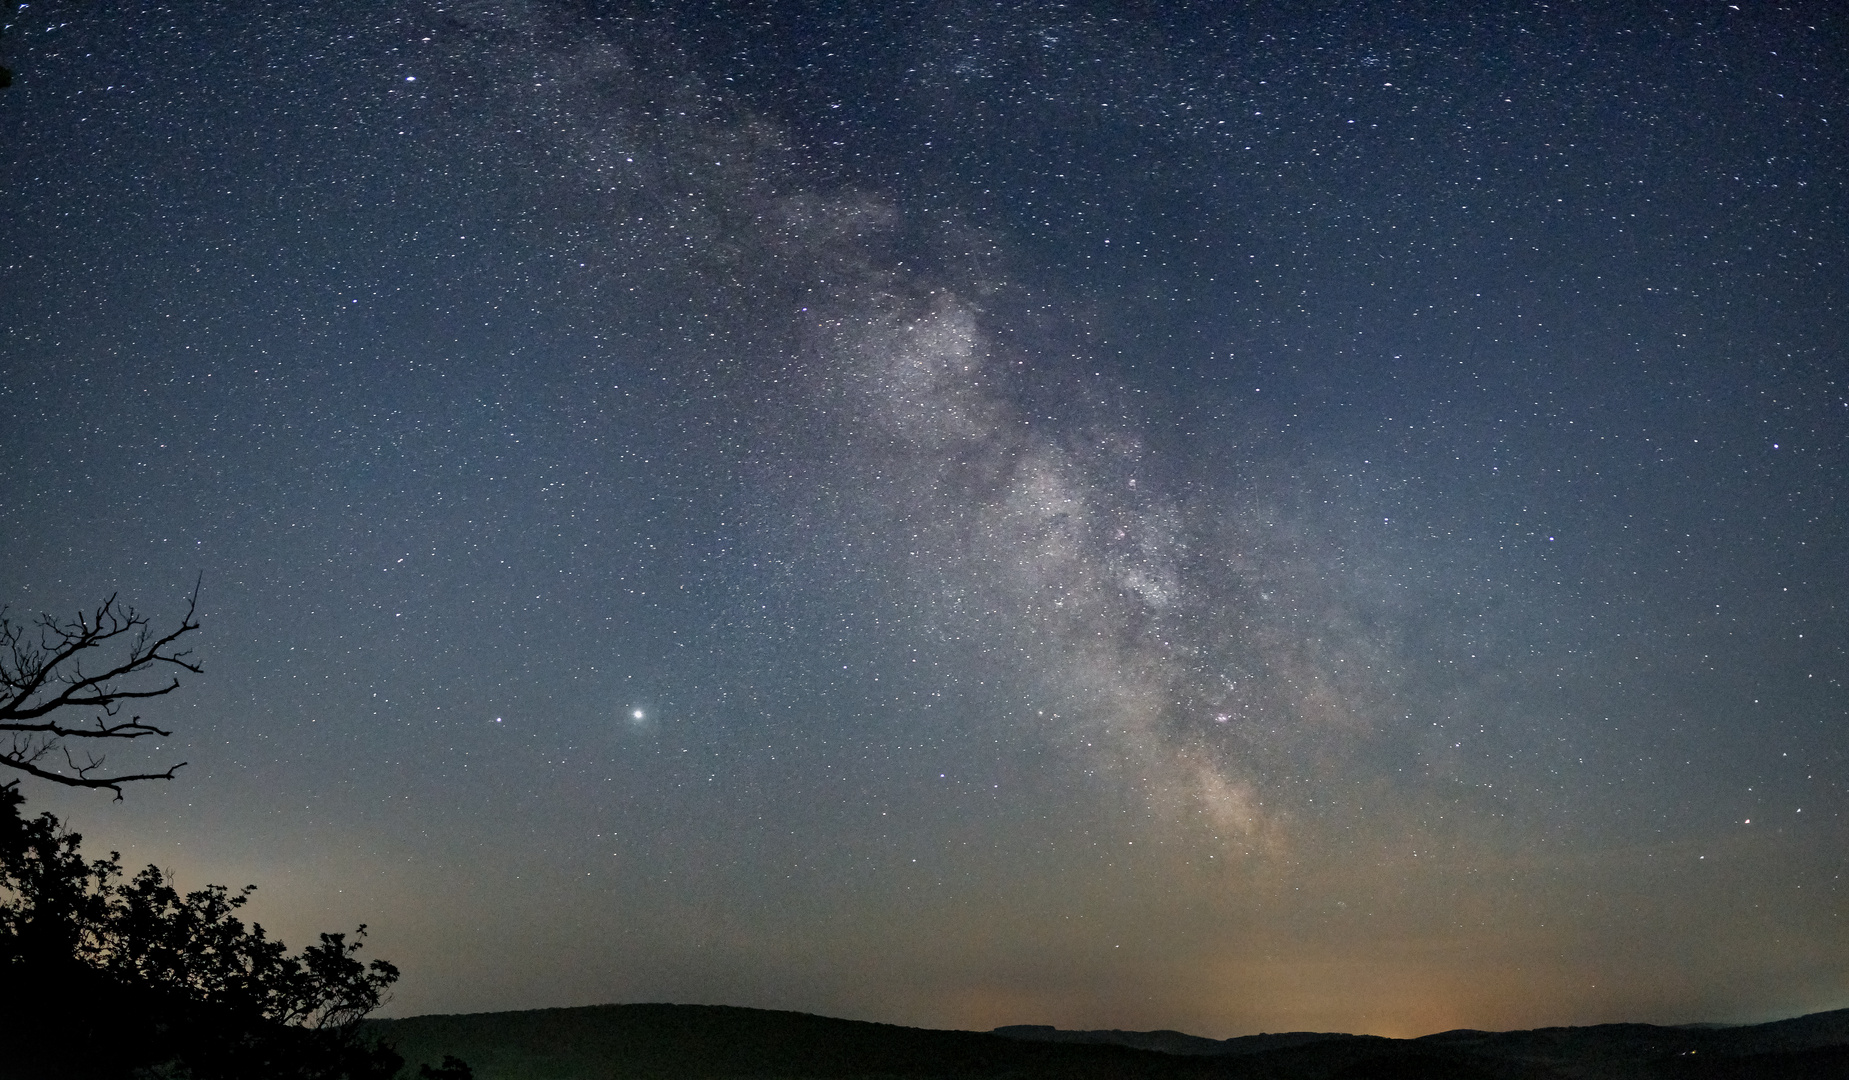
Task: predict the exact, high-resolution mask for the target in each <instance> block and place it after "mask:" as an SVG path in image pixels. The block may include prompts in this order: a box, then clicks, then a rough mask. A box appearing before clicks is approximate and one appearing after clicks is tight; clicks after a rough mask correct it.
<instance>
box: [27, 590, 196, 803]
mask: <svg viewBox="0 0 1849 1080" xmlns="http://www.w3.org/2000/svg"><path fill="white" fill-rule="evenodd" d="M198 610H199V583H198V582H194V584H193V592H192V596H191V597H190V598H188V600H187V604H186V614H185V615H183V616H182V617H181V618H180V623H179V625H178V626H177V627H175V628H174V629H173V630H171V631H169V632H168V633H166V634H162V635H160V636H158V637H157V636H155V635H154V633H153V631H152V628H151V626H150V624H149V622H148V618H147V617H146V616H145V615H142V614H141V613H139V612H137V611H136V610H135V609H134V608H132V607H129V606H127V605H125V604H123V603H121V601H119V600H118V599H117V598H116V597H115V596H113V595H112V596H110V597H109V599H107V600H105V601H103V602H102V603H101V604H100V605H98V606H97V607H96V609H95V610H93V611H90V612H87V613H86V612H84V611H79V612H78V613H77V614H76V616H75V617H73V618H70V619H60V618H58V617H57V616H55V615H48V614H47V615H40V616H39V617H38V618H36V619H33V620H31V621H29V622H14V621H13V620H12V619H10V618H8V617H7V609H5V608H0V732H10V733H12V746H11V748H10V749H5V750H0V766H4V767H6V768H11V769H16V770H18V771H19V772H23V773H25V774H27V775H28V776H36V777H38V778H40V779H42V780H49V781H51V782H53V783H57V784H64V785H67V786H69V787H85V788H108V789H109V790H111V791H114V792H115V793H116V798H117V799H120V798H121V797H122V786H121V785H123V784H126V783H129V782H131V781H135V780H171V779H173V774H174V770H176V769H178V768H180V766H181V765H184V764H185V762H181V763H180V765H174V766H171V767H169V768H168V769H167V770H166V771H165V772H146V773H122V774H116V775H110V774H108V773H106V772H104V770H103V763H104V759H103V757H102V756H100V755H96V754H88V753H86V754H85V760H84V761H83V762H82V763H79V762H78V760H77V759H76V758H75V757H73V756H72V755H71V753H70V751H69V750H68V749H67V748H65V747H64V745H63V742H62V740H64V739H139V738H141V737H142V736H144V735H159V736H163V737H165V736H170V735H172V734H173V733H172V732H170V731H167V730H165V729H163V728H158V727H155V726H154V725H152V724H147V723H143V722H142V719H141V717H139V716H136V717H133V718H131V719H128V720H116V719H115V716H116V714H117V713H118V712H120V710H121V708H122V704H121V703H122V702H124V701H133V700H136V699H139V698H154V697H161V696H164V695H166V694H171V693H172V692H173V691H175V690H177V689H179V687H180V680H179V678H178V677H172V676H170V677H169V681H168V682H167V683H166V684H165V685H160V684H155V685H153V686H148V685H145V684H144V685H127V686H123V685H118V680H122V679H125V678H127V677H129V676H133V675H139V674H142V673H144V672H147V671H150V670H152V669H155V668H157V667H159V666H161V665H167V664H171V665H173V666H175V667H178V668H183V669H185V670H186V671H190V672H193V673H195V674H197V673H199V672H201V671H203V670H204V668H203V667H201V666H200V665H199V664H198V663H197V662H195V661H193V660H191V659H189V657H191V656H192V650H190V649H185V650H176V649H175V648H174V644H175V642H177V641H179V640H180V638H181V637H183V636H185V635H186V634H189V633H191V632H192V631H194V630H197V629H199V623H198V620H197V619H196V618H195V615H196V613H197V612H198ZM123 641H125V642H127V645H128V652H127V654H126V655H125V656H123V657H122V658H121V660H120V661H119V662H117V663H115V664H113V665H110V666H107V667H105V668H104V669H103V670H101V671H97V672H94V673H86V672H85V671H84V660H85V659H86V658H87V657H88V655H89V654H90V651H91V650H94V649H101V648H104V647H105V646H110V645H113V644H116V643H117V642H123ZM90 710H94V711H95V715H93V716H92V718H91V720H90V721H89V722H87V723H82V722H70V721H67V720H65V719H64V718H65V717H68V716H69V715H70V713H71V712H72V711H78V712H83V711H90ZM54 750H56V751H59V752H61V753H62V754H63V757H64V767H63V768H62V769H59V768H57V767H55V766H53V767H46V766H44V765H42V764H40V762H41V761H42V760H43V759H44V758H45V757H46V756H47V755H48V754H51V753H52V752H53V751H54Z"/></svg>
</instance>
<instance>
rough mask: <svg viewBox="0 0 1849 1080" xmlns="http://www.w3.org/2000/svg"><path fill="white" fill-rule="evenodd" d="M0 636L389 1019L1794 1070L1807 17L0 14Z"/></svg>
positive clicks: (231, 7)
mask: <svg viewBox="0 0 1849 1080" xmlns="http://www.w3.org/2000/svg"><path fill="white" fill-rule="evenodd" d="M5 17H6V19H7V20H8V22H7V25H6V29H5V31H4V34H3V35H0V63H3V64H4V65H5V66H6V67H8V68H10V69H11V70H12V71H13V73H14V74H13V83H12V86H11V87H10V88H7V89H5V90H0V600H4V601H6V602H8V603H10V604H11V605H12V606H13V610H12V614H13V615H14V616H15V617H17V616H19V615H21V614H30V613H36V612H39V611H53V612H59V613H65V614H70V613H74V612H75V611H76V610H77V609H78V608H79V607H80V606H85V605H91V606H93V605H94V604H96V603H97V602H99V601H100V600H101V599H103V598H104V597H106V596H108V595H109V594H111V593H114V592H119V593H120V594H121V596H122V597H123V599H125V600H127V601H129V602H131V603H133V604H134V605H136V606H137V607H138V608H140V609H142V610H143V611H145V612H147V613H148V614H150V615H151V616H153V618H154V620H155V623H156V625H157V626H160V625H165V624H170V623H172V622H174V621H175V620H177V619H178V618H179V616H180V615H181V614H182V613H183V612H184V610H185V602H186V596H187V594H188V593H189V592H190V590H191V588H192V586H193V583H194V582H195V580H197V579H201V578H202V580H203V585H202V589H201V593H200V617H201V621H202V624H203V628H202V630H200V631H199V633H197V634H196V635H193V640H194V642H195V645H196V648H197V650H198V651H197V654H196V656H197V657H198V658H199V659H201V660H202V661H203V662H204V665H205V672H204V674H203V675H199V676H191V677H188V678H187V679H186V681H185V685H184V687H183V688H182V689H181V690H180V691H179V692H177V693H175V694H173V695H171V696H169V697H167V698H164V699H161V700H159V701H157V702H152V703H149V704H148V705H147V707H146V708H144V709H142V710H141V712H142V713H143V714H144V715H145V716H146V717H147V719H149V720H150V721H152V722H155V723H159V724H162V725H163V726H171V727H172V728H174V729H175V732H176V734H175V736H174V737H173V738H172V739H169V740H167V741H166V742H165V743H164V744H162V745H159V746H145V745H135V746H124V747H122V748H120V749H118V750H117V751H116V753H115V755H114V756H112V758H111V761H112V762H113V763H118V764H120V765H122V766H124V767H128V766H131V765H132V766H135V767H136V768H137V769H140V768H144V767H147V766H155V767H158V768H164V767H165V766H167V765H169V764H173V763H175V762H179V761H186V762H188V763H189V764H187V766H186V767H185V768H183V769H181V770H180V772H179V774H178V777H177V778H176V779H175V780H173V781H171V782H158V781H157V782H152V783H143V784H137V785H133V786H131V787H130V788H129V789H128V791H127V797H126V799H125V801H123V802H120V803H114V802H111V801H110V795H109V793H107V792H102V793H93V792H77V791H67V790H64V789H55V788H52V787H51V786H49V785H47V784H44V783H39V782H35V781H30V780H28V781H26V783H25V790H26V791H27V794H28V797H29V800H30V802H29V804H28V806H29V809H34V810H38V809H49V810H53V811H55V812H57V813H59V814H60V815H61V816H64V817H67V818H68V820H69V821H70V823H71V824H72V825H73V826H74V827H76V828H77V829H78V830H79V831H81V832H82V833H84V834H85V836H86V837H87V838H88V841H87V845H86V847H87V848H88V849H89V850H91V851H93V852H95V853H99V854H100V853H101V852H105V851H107V850H109V849H111V848H119V849H120V850H121V851H122V852H123V855H124V858H125V861H126V862H128V863H129V864H130V865H131V866H135V865H140V864H143V863H148V862H155V863H159V864H160V865H162V866H164V867H169V868H171V869H173V870H174V871H175V872H176V873H177V874H178V875H179V877H180V882H181V884H182V886H186V887H197V886H200V885H203V884H205V883H207V882H221V883H226V884H230V885H234V886H235V885H241V884H243V883H245V882H256V883H257V884H258V886H259V891H258V893H257V895H256V899H255V901H254V902H253V904H252V907H251V911H252V912H253V913H254V914H255V916H256V917H257V918H258V919H259V920H260V921H262V922H263V923H264V924H265V925H266V927H267V928H268V929H269V930H270V931H271V933H272V934H274V935H276V936H280V937H281V938H282V939H283V940H285V941H287V942H289V943H290V944H291V945H292V946H296V947H300V946H301V945H304V944H310V943H312V942H313V940H314V937H313V935H314V934H315V933H316V932H318V931H322V930H350V929H351V928H352V926H354V925H355V924H357V923H361V922H364V923H367V924H368V925H369V927H370V938H369V944H368V953H367V954H368V955H372V956H380V957H385V958H388V959H391V960H393V961H394V962H396V963H397V964H398V965H399V966H400V967H401V968H403V970H404V973H405V975H404V979H403V981H402V983H401V984H400V985H399V987H398V992H397V996H396V998H395V1000H394V1001H393V1003H392V1004H391V1006H390V1008H389V1010H388V1012H389V1013H391V1014H394V1015H409V1014H415V1013H424V1012H457V1011H479V1010H489V1009H516V1008H537V1007H543V1006H556V1005H576V1004H590V1003H600V1002H610V1001H681V1002H707V1003H717V1004H732V1005H749V1006H762V1007H775V1008H789V1009H800V1010H804V1011H811V1012H820V1013H826V1014H830V1015H836V1016H846V1017H853V1018H859V1019H872V1020H883V1021H890V1022H896V1023H906V1024H918V1025H927V1026H940V1027H966V1028H988V1027H993V1026H995V1025H999V1024H1010V1023H1047V1024H1058V1025H1060V1026H1064V1027H1120V1028H1156V1027H1170V1028H1178V1029H1182V1030H1186V1031H1190V1032H1194V1033H1197V1034H1201V1035H1210V1036H1228V1035H1235V1034H1247V1033H1256V1032H1259V1031H1280V1030H1297V1029H1312V1030H1346V1031H1355V1032H1372V1033H1378V1034H1390V1035H1416V1034H1423V1033H1426V1032H1431V1031H1437V1030H1442V1029H1446V1028H1453V1027H1465V1026H1468V1027H1478V1028H1517V1027H1533V1026H1539V1025H1545V1024H1567V1023H1596V1022H1604V1021H1617V1020H1633V1021H1652V1022H1688V1021H1703V1020H1729V1021H1747V1020H1761V1019H1771V1018H1775V1017H1780V1016H1787V1015H1794V1014H1797V1013H1802V1012H1807V1011H1815V1010H1821V1009H1829V1008H1840V1007H1844V1006H1849V880H1845V875H1846V874H1849V688H1846V687H1845V680H1849V13H1845V11H1844V10H1843V9H1842V8H1841V6H1840V5H1838V4H1835V3H1816V4H1811V5H1790V4H1770V3H1761V2H1755V0H1740V2H1739V3H1738V4H1737V5H1736V4H1730V3H1715V2H1708V0H1702V2H1689V3H1682V2H1677V3H1673V4H1660V5H1649V6H1645V5H1627V4H1621V3H1610V4H1607V3H1598V4H1553V5H1543V4H1528V5H1506V6H1502V7H1500V8H1497V7H1496V6H1495V5H1487V4H1480V3H1456V4H1447V3H1442V2H1432V3H1406V4H1391V5H1389V4H1378V5H1363V4H1346V5H1344V4H1336V3H1322V4H1311V3H1272V4H1263V5H1250V6H1249V8H1248V7H1247V6H1244V5H1234V4H1228V3H1206V2H1202V3H1196V4H1187V3H1172V4H1171V3H1162V4H1155V3H1131V2H1124V3H1120V4H1112V3H1105V2H1096V3H1093V2H1079V0H1074V2H1071V3H1048V2H1036V0H1010V2H1008V3H999V4H997V3H976V2H962V0H926V2H920V3H913V4H899V3H893V4H848V3H821V2H816V3H778V4H768V3H759V4H749V3H736V4H727V3H720V2H717V0H686V2H676V3H655V4H649V3H638V4H634V5H624V4H621V3H611V4H603V3H596V2H591V0H577V2H564V0H558V2H553V0H506V2H490V0H466V2H455V3H437V2H421V0H402V2H400V0H391V2H381V3H358V2H352V3H340V2H335V3H313V4H309V3H303V4H282V3H272V4H257V3H244V2H237V3H232V2H205V3H190V2H189V3H176V4H169V5H155V4H144V3H137V2H126V0H125V2H94V3H77V2H72V0H50V2H41V0H35V2H34V3H32V4H31V5H30V6H29V7H28V6H25V5H17V4H15V5H13V6H12V8H11V9H10V13H9V14H7V15H6V16H5Z"/></svg>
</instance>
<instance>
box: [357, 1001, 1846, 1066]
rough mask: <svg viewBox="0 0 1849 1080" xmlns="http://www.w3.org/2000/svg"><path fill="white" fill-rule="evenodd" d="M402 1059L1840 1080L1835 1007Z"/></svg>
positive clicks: (621, 1037) (746, 1036)
mask: <svg viewBox="0 0 1849 1080" xmlns="http://www.w3.org/2000/svg"><path fill="white" fill-rule="evenodd" d="M369 1026H370V1027H372V1028H373V1029H374V1030H375V1031H376V1032H377V1033H378V1034H379V1035H380V1036H381V1037H383V1038H385V1039H388V1040H390V1041H392V1042H393V1043H395V1044H396V1045H397V1047H398V1049H399V1052H400V1053H402V1054H403V1055H404V1057H405V1060H406V1061H407V1062H408V1063H409V1065H408V1066H407V1070H406V1072H407V1075H408V1074H411V1073H414V1072H415V1069H416V1066H417V1065H419V1064H423V1063H429V1064H432V1065H435V1064H437V1063H438V1062H440V1061H441V1060H442V1058H443V1056H444V1055H445V1054H453V1055H455V1056H457V1057H460V1058H462V1059H463V1060H465V1061H467V1062H468V1063H469V1064H470V1065H471V1066H473V1067H474V1070H475V1076H476V1077H477V1078H478V1080H617V1078H622V1080H653V1078H661V1080H667V1078H675V1080H701V1078H733V1077H737V1078H744V1077H751V1078H759V1080H798V1078H810V1077H813V1078H818V1080H821V1078H827V1080H862V1078H865V1080H872V1078H893V1080H898V1078H906V1080H928V1078H951V1077H981V1078H994V1080H1056V1078H1057V1080H1068V1078H1070V1080H1091V1078H1098V1080H1104V1078H1107V1077H1108V1078H1118V1077H1121V1078H1127V1080H1137V1078H1171V1077H1172V1078H1176V1080H1186V1078H1225V1080H1241V1078H1245V1080H1413V1078H1418V1080H1568V1078H1573V1080H1600V1078H1606V1077H1610V1078H1614V1080H1615V1078H1619V1077H1627V1078H1628V1077H1641V1078H1646V1080H1775V1078H1776V1080H1786V1078H1790V1080H1811V1078H1818V1080H1821V1078H1825V1077H1827V1078H1831V1080H1841V1078H1849V1010H1841V1011H1838V1012H1830V1013H1817V1014H1814V1015H1811V1016H1804V1017H1798V1018H1796V1019H1792V1020H1781V1021H1777V1022H1775V1023H1770V1024H1758V1025H1751V1026H1742V1027H1712V1026H1700V1027H1657V1026H1653V1025H1649V1024H1604V1025H1599V1026H1596V1027H1582V1028H1542V1029H1539V1030H1535V1031H1512V1032H1485V1031H1449V1032H1443V1033H1440V1034H1437V1035H1428V1036H1425V1037H1424V1038H1419V1039H1383V1038H1377V1037H1374V1036H1367V1035H1340V1034H1322V1033H1312V1032H1298V1033H1292V1034H1283V1035H1256V1036H1249V1037H1246V1038H1238V1039H1227V1040H1223V1041H1222V1040H1214V1039H1202V1038H1197V1037H1195V1036H1189V1035H1183V1034H1181V1033H1179V1032H1122V1031H1059V1030H1056V1029H1054V1028H1043V1027H1013V1028H1002V1029H998V1030H997V1031H996V1032H990V1033H979V1032H968V1031H934V1030H928V1029H922V1028H907V1027H897V1026H894V1025H891V1024H869V1023H862V1022H859V1021H854V1020H834V1019H830V1018H828V1017H823V1016H811V1015H808V1014H805V1013H792V1012H773V1011H768V1010H763V1009H738V1008H730V1007H725V1006H714V1005H596V1006H589V1007H586V1008H578V1009H537V1010H533V1011H528V1012H504V1013H475V1014H469V1015H458V1016H418V1017H411V1018H409V1019H405V1020H376V1021H369Z"/></svg>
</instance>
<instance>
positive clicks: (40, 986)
mask: <svg viewBox="0 0 1849 1080" xmlns="http://www.w3.org/2000/svg"><path fill="white" fill-rule="evenodd" d="M24 801H25V800H24V797H23V796H22V795H20V793H19V787H18V782H17V781H15V782H13V783H10V784H7V785H5V786H0V1018H4V1019H3V1022H0V1030H5V1031H6V1032H8V1033H9V1035H8V1037H6V1039H5V1041H4V1045H0V1074H4V1075H5V1076H7V1077H9V1078H19V1080H38V1078H40V1077H46V1078H49V1077H60V1078H66V1077H68V1078H84V1077H88V1078H94V1080H116V1078H124V1080H126V1078H127V1077H130V1076H162V1077H171V1078H175V1080H178V1078H193V1080H233V1078H240V1080H242V1078H248V1077H274V1078H279V1080H280V1078H294V1080H311V1078H312V1080H389V1078H390V1077H393V1076H395V1075H396V1074H397V1072H398V1071H399V1069H400V1068H401V1067H402V1066H403V1064H404V1063H403V1059H402V1058H400V1057H399V1056H398V1054H397V1053H396V1052H394V1051H393V1050H392V1049H391V1048H390V1047H386V1046H381V1045H378V1044H375V1043H374V1042H372V1041H371V1040H368V1039H366V1038H364V1037H363V1036H362V1034H361V1032H360V1029H359V1025H358V1024H357V1021H358V1020H359V1019H360V1018H362V1017H364V1016H365V1015H366V1014H367V1013H370V1012H371V1011H373V1010H374V1009H376V1008H378V1006H379V1004H380V1003H381V1002H382V1001H383V999H384V995H385V992H386V990H387V989H389V988H390V986H391V985H392V984H393V983H394V982H395V981H397V979H398V970H397V968H395V967H393V966H392V965H391V964H389V963H387V962H385V961H383V960H374V961H372V963H370V964H365V963H362V962H361V961H360V960H359V958H358V957H357V956H356V955H355V954H356V953H358V952H359V950H360V942H359V941H358V940H355V941H353V942H351V943H349V942H348V941H347V939H346V936H345V935H343V934H322V935H321V942H320V944H319V945H314V946H310V947H309V948H307V949H304V950H303V951H302V952H301V953H300V954H297V955H290V954H289V952H288V949H287V947H286V946H284V945H283V943H282V942H280V941H272V940H270V939H269V938H268V937H267V936H266V935H265V934H264V931H263V927H261V926H259V925H256V924H252V925H251V926H250V927H249V928H248V929H247V928H246V927H245V925H244V923H243V922H242V921H241V920H240V919H239V918H238V917H237V911H238V909H239V908H241V907H243V906H244V904H245V902H246V901H247V900H248V899H249V896H250V893H251V892H252V891H253V889H254V886H247V887H245V888H244V889H243V890H242V891H240V892H236V893H233V892H231V891H229V890H228V889H226V888H225V887H224V886H222V885H208V886H206V887H205V888H203V889H200V890H197V891H195V892H191V893H187V894H184V895H182V894H181V893H180V892H179V891H178V890H176V889H175V888H174V887H173V885H172V883H171V882H169V880H168V878H167V875H165V874H163V873H162V872H161V871H160V870H158V869H156V868H155V867H152V866H150V867H148V868H147V869H145V870H143V871H142V872H141V873H139V874H137V875H136V876H135V877H134V878H133V879H132V880H129V881H126V882H124V881H123V880H122V876H123V875H122V867H121V856H120V855H118V854H115V853H111V855H110V856H109V858H107V859H97V860H94V861H90V860H86V859H85V858H84V857H83V855H82V853H81V852H80V850H79V845H80V844H81V843H82V840H83V838H82V837H81V836H79V835H78V834H76V833H74V832H71V831H70V830H68V829H66V828H64V827H63V826H62V825H61V824H60V823H59V821H58V820H57V819H56V818H55V817H53V816H52V815H50V814H40V815H39V816H38V817H36V818H30V819H28V818H26V817H25V816H24V815H23V814H22V813H21V812H20V806H21V805H22V804H23V803H24ZM365 931H366V928H365V927H364V926H362V927H360V929H359V933H358V934H357V935H355V936H356V938H357V937H360V936H364V934H365ZM15 1036H16V1037H15ZM449 1064H450V1063H449V1062H445V1066H448V1065H449ZM457 1064H458V1065H459V1064H460V1063H457ZM462 1068H463V1069H464V1070H466V1066H462ZM442 1075H459V1076H466V1075H467V1073H466V1071H464V1072H462V1073H459V1074H458V1073H449V1074H442Z"/></svg>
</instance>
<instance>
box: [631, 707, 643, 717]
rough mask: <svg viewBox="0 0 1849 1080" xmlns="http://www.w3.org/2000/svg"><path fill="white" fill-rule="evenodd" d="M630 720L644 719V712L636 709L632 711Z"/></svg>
mask: <svg viewBox="0 0 1849 1080" xmlns="http://www.w3.org/2000/svg"><path fill="white" fill-rule="evenodd" d="M629 718H630V719H631V720H640V719H642V710H641V709H635V710H632V711H631V712H630V714H629Z"/></svg>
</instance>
